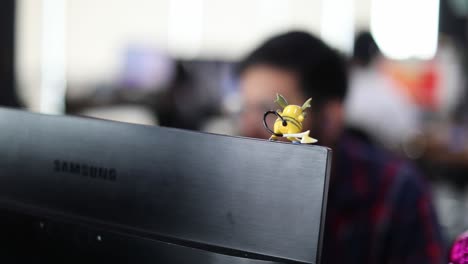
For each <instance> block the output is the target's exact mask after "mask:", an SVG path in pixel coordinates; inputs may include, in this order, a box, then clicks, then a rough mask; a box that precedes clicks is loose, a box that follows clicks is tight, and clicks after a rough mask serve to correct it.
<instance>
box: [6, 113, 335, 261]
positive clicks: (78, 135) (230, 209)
mask: <svg viewBox="0 0 468 264" xmlns="http://www.w3.org/2000/svg"><path fill="white" fill-rule="evenodd" d="M260 119H261V117H259V120H260ZM0 127H1V130H0V261H1V260H2V258H3V259H6V260H9V261H10V262H15V261H23V260H28V261H36V262H35V263H73V262H75V263H171V264H177V263H319V262H320V252H321V241H322V236H323V225H324V218H325V208H326V196H327V188H328V184H327V182H328V177H329V172H330V160H331V159H330V157H331V154H330V153H331V152H330V150H329V149H327V148H324V147H319V146H310V145H293V144H288V143H281V142H268V141H266V140H256V139H247V138H239V137H229V136H221V135H212V134H204V133H198V132H190V131H184V130H178V129H169V128H162V127H150V126H141V125H131V124H125V123H119V122H110V121H103V120H96V119H87V118H78V117H63V116H48V115H41V114H33V113H28V112H23V111H18V110H11V109H0Z"/></svg>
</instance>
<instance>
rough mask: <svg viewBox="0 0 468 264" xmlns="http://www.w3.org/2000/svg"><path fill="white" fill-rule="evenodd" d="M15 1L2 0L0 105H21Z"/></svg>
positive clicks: (0, 4) (0, 24)
mask: <svg viewBox="0 0 468 264" xmlns="http://www.w3.org/2000/svg"><path fill="white" fill-rule="evenodd" d="M14 11H15V1H14V0H8V1H1V2H0V14H1V15H0V22H1V23H0V34H1V35H2V38H1V39H0V106H8V107H20V106H21V105H20V102H19V99H18V97H17V94H16V91H15V73H14V69H15V66H14V38H15V24H14V22H15V12H14Z"/></svg>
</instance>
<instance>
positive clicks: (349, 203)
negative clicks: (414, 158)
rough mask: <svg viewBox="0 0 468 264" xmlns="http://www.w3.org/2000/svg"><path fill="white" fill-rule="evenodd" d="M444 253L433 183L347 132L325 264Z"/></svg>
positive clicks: (411, 262)
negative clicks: (428, 183) (429, 185)
mask: <svg viewBox="0 0 468 264" xmlns="http://www.w3.org/2000/svg"><path fill="white" fill-rule="evenodd" d="M444 256H445V255H444V252H443V241H442V237H441V233H440V229H439V225H438V222H437V217H436V215H435V212H434V208H433V206H432V199H431V194H430V191H429V187H428V185H427V184H426V182H425V180H424V179H423V178H422V177H421V176H420V174H419V173H418V172H417V170H416V169H415V168H414V167H412V166H411V165H410V164H409V163H408V162H406V161H403V160H400V159H397V158H395V157H394V156H392V155H391V154H389V153H387V152H385V151H383V150H382V149H380V148H378V147H376V146H374V145H373V144H370V143H369V141H367V140H365V139H364V137H360V136H357V134H356V133H347V134H345V136H344V137H343V138H342V140H341V141H340V143H339V144H338V145H337V147H336V148H335V149H334V159H333V170H332V177H331V179H330V188H329V194H328V205H327V220H326V228H325V238H324V245H323V263H325V264H333V263H347V264H353V263H356V264H365V263H378V264H385V263H398V264H405V263H408V264H415V263H418V264H423V263H434V264H439V263H443V259H444ZM445 263H447V262H445Z"/></svg>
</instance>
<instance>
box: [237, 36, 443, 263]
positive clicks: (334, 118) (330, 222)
mask: <svg viewBox="0 0 468 264" xmlns="http://www.w3.org/2000/svg"><path fill="white" fill-rule="evenodd" d="M239 77H240V86H241V95H242V98H243V99H244V103H245V105H244V109H245V111H244V113H243V114H242V116H241V124H240V129H241V131H242V133H243V135H244V136H250V137H258V138H268V137H269V136H270V135H269V134H268V133H267V132H266V131H265V129H264V128H263V127H262V121H261V119H262V114H263V112H264V111H266V110H269V109H277V106H275V105H273V104H272V101H273V100H274V99H275V95H276V93H279V94H282V95H283V96H284V97H285V98H286V99H287V100H288V101H289V103H292V104H297V105H301V104H302V103H303V102H304V101H305V100H306V99H307V98H309V97H312V98H313V100H312V110H310V111H309V115H308V117H307V118H306V122H305V123H304V130H306V129H310V130H311V136H313V137H316V138H318V139H319V142H320V144H322V145H326V146H329V147H331V148H333V151H334V154H333V169H332V177H331V181H330V189H329V194H328V207H327V220H326V228H325V239H324V248H323V251H324V252H323V253H324V255H323V256H324V258H323V263H326V264H330V263H359V264H362V263H379V264H381V263H411V264H414V263H441V262H442V259H443V253H442V241H441V235H440V232H439V228H438V223H437V219H436V216H435V214H434V210H433V207H432V202H431V198H430V194H429V190H428V187H427V186H426V183H425V182H424V180H423V178H422V177H421V176H420V175H419V174H418V173H417V171H416V170H415V169H414V168H413V167H412V166H410V165H409V164H408V163H406V162H404V161H401V160H398V159H396V158H395V157H392V156H391V155H390V154H388V153H386V152H384V151H383V150H381V149H379V148H377V147H376V146H374V145H372V144H371V143H370V141H369V140H368V139H367V138H366V136H365V135H364V134H362V133H359V132H357V131H354V130H351V129H345V128H344V125H343V124H344V110H343V108H344V106H343V100H344V99H345V96H346V91H347V72H346V65H345V63H344V61H343V59H342V58H341V57H340V56H339V54H338V53H336V52H335V51H334V50H332V49H330V48H329V47H328V46H326V45H325V44H324V43H323V42H322V41H320V40H319V39H317V38H315V37H313V36H311V35H309V34H307V33H303V32H291V33H287V34H284V35H280V36H276V37H274V38H272V39H270V40H268V41H267V42H266V43H264V44H263V45H261V46H260V47H259V48H257V49H256V50H255V51H253V52H252V53H251V54H250V55H249V56H247V57H246V58H245V60H244V61H242V62H241V63H240V65H239ZM382 118H385V117H382ZM389 125H391V124H389Z"/></svg>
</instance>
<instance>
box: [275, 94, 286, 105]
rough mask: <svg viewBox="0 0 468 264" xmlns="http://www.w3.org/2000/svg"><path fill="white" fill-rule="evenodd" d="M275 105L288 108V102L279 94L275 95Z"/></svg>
mask: <svg viewBox="0 0 468 264" xmlns="http://www.w3.org/2000/svg"><path fill="white" fill-rule="evenodd" d="M275 103H277V104H278V105H279V106H281V108H285V107H286V106H288V101H286V99H284V97H283V96H282V95H281V94H276V100H275Z"/></svg>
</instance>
